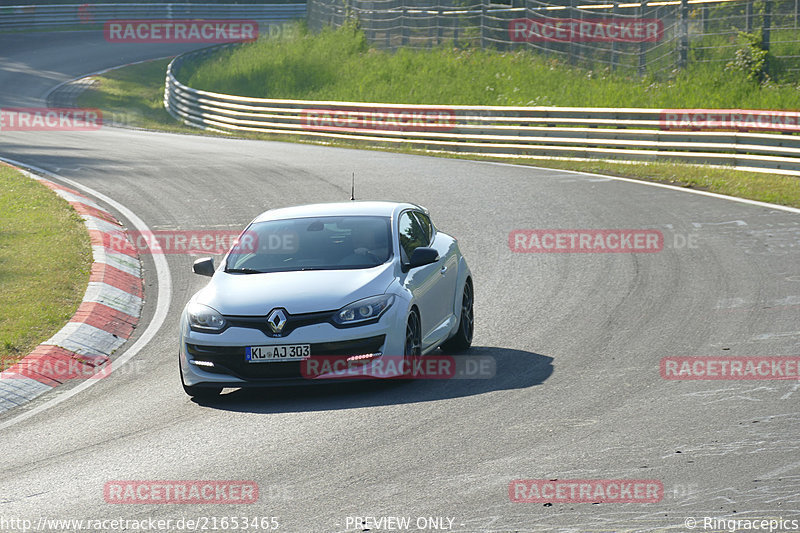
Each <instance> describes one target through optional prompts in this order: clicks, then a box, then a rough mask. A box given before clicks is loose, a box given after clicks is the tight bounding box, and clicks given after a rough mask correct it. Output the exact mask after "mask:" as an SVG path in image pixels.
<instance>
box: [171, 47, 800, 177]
mask: <svg viewBox="0 0 800 533" xmlns="http://www.w3.org/2000/svg"><path fill="white" fill-rule="evenodd" d="M226 46H231V45H226ZM217 49H218V47H212V48H207V49H204V50H199V51H195V52H190V53H187V54H183V55H181V56H178V57H177V58H175V59H174V60H173V61H172V62H171V63H170V64H169V66H168V68H167V73H166V87H165V91H164V106H165V108H166V109H167V111H168V112H169V113H170V114H171V115H172V116H173V117H175V118H176V119H177V120H180V121H182V122H184V123H186V124H188V125H191V126H195V127H198V128H204V129H209V130H214V131H219V132H227V133H230V132H259V133H267V134H277V135H286V136H295V137H303V138H307V139H318V140H323V141H325V140H328V141H331V140H349V141H360V142H364V143H368V144H372V145H396V146H397V145H400V146H409V147H412V148H416V149H423V150H427V151H429V152H439V153H451V154H466V155H481V156H487V155H488V156H498V157H518V158H528V159H570V160H586V159H600V160H617V161H629V162H641V161H657V160H659V161H661V160H673V161H680V162H684V163H694V164H703V165H710V166H725V167H735V168H738V169H741V170H752V171H758V172H769V173H777V174H787V175H795V176H800V135H787V134H774V133H752V132H741V131H665V130H664V129H662V128H663V126H664V121H663V116H664V115H663V113H664V110H661V109H614V108H563V107H500V106H431V105H401V104H375V103H360V102H325V101H306V100H283V99H266V98H251V97H243V96H234V95H228V94H219V93H213V92H208V91H201V90H197V89H193V88H191V87H188V86H187V85H184V84H183V83H181V82H180V81H178V79H177V78H176V72H178V70H179V69H180V66H181V64H182V63H183V61H184V60H185V59H188V58H197V57H200V56H202V55H205V54H208V53H213V51H215V50H217ZM744 113H747V112H744ZM796 115H797V117H796V118H792V119H791V120H794V121H795V122H794V124H797V125H798V127H797V130H798V131H800V114H796Z"/></svg>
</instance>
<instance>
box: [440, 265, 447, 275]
mask: <svg viewBox="0 0 800 533" xmlns="http://www.w3.org/2000/svg"><path fill="white" fill-rule="evenodd" d="M439 272H440V273H441V274H442V276H444V273H445V272H447V267H446V266H443V267H442V269H441V270H440V271H439Z"/></svg>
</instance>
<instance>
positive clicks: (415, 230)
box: [398, 211, 430, 263]
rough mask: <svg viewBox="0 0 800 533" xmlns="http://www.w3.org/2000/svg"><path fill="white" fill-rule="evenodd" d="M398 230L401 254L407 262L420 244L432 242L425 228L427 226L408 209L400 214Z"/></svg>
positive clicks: (425, 244) (424, 244)
mask: <svg viewBox="0 0 800 533" xmlns="http://www.w3.org/2000/svg"><path fill="white" fill-rule="evenodd" d="M398 230H399V231H398V233H399V235H400V256H401V258H402V260H403V262H405V263H407V262H408V261H409V258H410V257H411V254H412V253H413V252H414V250H416V249H417V248H419V247H420V246H427V245H428V244H430V237H429V234H428V233H427V232H426V230H425V226H424V225H423V223H422V222H420V220H419V218H417V217H416V216H414V213H412V212H411V211H406V212H405V213H403V214H402V215H400V220H399V221H398Z"/></svg>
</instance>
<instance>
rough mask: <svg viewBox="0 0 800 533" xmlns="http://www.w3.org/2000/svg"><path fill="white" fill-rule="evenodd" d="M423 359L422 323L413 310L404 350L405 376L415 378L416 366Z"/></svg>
mask: <svg viewBox="0 0 800 533" xmlns="http://www.w3.org/2000/svg"><path fill="white" fill-rule="evenodd" d="M420 357H422V322H421V320H420V318H419V313H418V312H417V310H416V309H412V310H411V313H409V315H408V320H407V321H406V344H405V348H404V350H403V358H404V360H403V363H404V364H403V376H404V377H406V378H411V379H413V378H414V366H415V365H416V364H417V361H419V359H420Z"/></svg>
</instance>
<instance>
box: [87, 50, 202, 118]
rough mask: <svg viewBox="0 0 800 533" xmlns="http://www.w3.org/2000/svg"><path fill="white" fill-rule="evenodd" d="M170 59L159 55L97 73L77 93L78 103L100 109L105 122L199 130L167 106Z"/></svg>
mask: <svg viewBox="0 0 800 533" xmlns="http://www.w3.org/2000/svg"><path fill="white" fill-rule="evenodd" d="M169 62H170V59H156V60H154V61H148V62H145V63H139V64H136V65H130V66H128V67H123V68H119V69H115V70H111V71H109V72H106V73H105V74H103V75H102V76H95V79H96V80H97V81H96V82H95V84H94V85H93V86H92V87H91V88H89V89H87V90H86V91H84V92H83V93H82V94H81V95H80V96H79V97H78V100H77V104H78V105H79V106H80V107H91V108H99V109H101V110H102V111H103V122H104V123H111V124H117V125H122V126H129V127H137V128H147V129H158V130H162V131H172V132H192V133H197V132H198V131H199V130H197V129H196V128H192V127H190V126H185V125H183V124H181V123H179V122H178V121H176V120H175V119H173V118H172V117H171V116H170V114H169V113H167V111H166V110H165V109H164V73H165V72H166V71H167V65H168V64H169Z"/></svg>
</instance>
